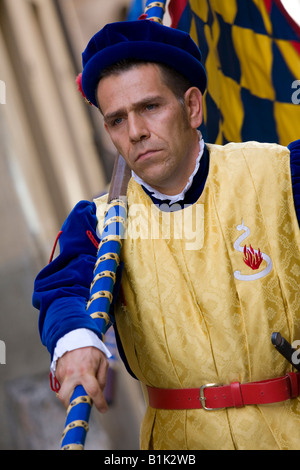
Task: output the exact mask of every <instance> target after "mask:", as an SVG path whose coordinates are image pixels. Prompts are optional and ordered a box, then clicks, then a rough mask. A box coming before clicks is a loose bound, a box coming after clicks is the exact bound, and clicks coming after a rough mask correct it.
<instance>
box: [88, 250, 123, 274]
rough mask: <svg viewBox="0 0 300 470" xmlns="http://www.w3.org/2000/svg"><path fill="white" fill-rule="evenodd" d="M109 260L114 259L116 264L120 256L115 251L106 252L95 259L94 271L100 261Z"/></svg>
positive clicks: (118, 262)
mask: <svg viewBox="0 0 300 470" xmlns="http://www.w3.org/2000/svg"><path fill="white" fill-rule="evenodd" d="M110 260H114V261H115V262H116V263H117V265H119V264H120V258H119V256H118V255H117V253H106V254H104V255H102V256H100V258H98V259H97V261H96V264H95V268H94V271H96V269H97V268H98V266H99V264H100V263H102V262H103V261H110Z"/></svg>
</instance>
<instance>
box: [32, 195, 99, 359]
mask: <svg viewBox="0 0 300 470" xmlns="http://www.w3.org/2000/svg"><path fill="white" fill-rule="evenodd" d="M96 225H97V218H96V206H95V204H94V203H91V202H88V201H81V202H80V203H78V204H77V205H76V206H75V208H74V209H73V211H72V212H71V213H70V215H69V217H68V218H67V220H66V221H65V223H64V225H63V227H62V233H61V235H60V238H59V245H60V254H59V255H58V256H57V258H55V259H54V260H53V261H52V262H50V263H49V264H48V265H47V266H46V267H45V268H44V269H43V270H42V271H41V272H40V273H39V274H38V276H37V277H36V280H35V283H34V292H33V305H34V307H36V308H37V309H39V310H40V317H39V331H40V335H41V339H42V343H43V344H44V345H45V346H46V347H47V349H48V350H49V352H50V354H51V357H52V356H53V352H54V349H55V346H56V343H57V341H58V340H59V339H60V338H61V337H62V336H63V335H65V334H66V333H68V332H70V331H72V330H74V329H77V328H88V329H90V330H92V331H94V332H95V333H96V334H98V336H99V337H100V338H101V335H100V334H99V332H98V331H97V328H96V327H95V322H94V321H93V320H92V319H91V318H90V316H89V315H88V314H87V313H86V302H87V300H88V298H89V288H90V283H91V281H92V278H93V269H94V265H95V261H96V256H97V246H96V245H97V243H99V238H98V237H97V234H96Z"/></svg>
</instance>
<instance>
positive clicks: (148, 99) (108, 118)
mask: <svg viewBox="0 0 300 470" xmlns="http://www.w3.org/2000/svg"><path fill="white" fill-rule="evenodd" d="M163 101H164V97H162V96H161V95H151V96H147V97H146V98H144V99H142V100H140V101H137V102H136V103H133V104H132V105H131V108H132V109H134V110H136V109H140V108H143V107H144V106H147V105H148V104H151V103H153V102H155V103H158V102H159V103H162V102H163ZM126 114H127V111H126V109H125V108H119V109H116V111H112V112H111V113H108V114H105V115H103V117H104V121H105V122H108V121H111V120H112V119H115V118H117V117H120V116H124V115H126Z"/></svg>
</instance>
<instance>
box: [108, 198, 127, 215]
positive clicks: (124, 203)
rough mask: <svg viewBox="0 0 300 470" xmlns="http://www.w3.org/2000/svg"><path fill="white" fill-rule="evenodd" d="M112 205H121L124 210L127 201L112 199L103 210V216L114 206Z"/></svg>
mask: <svg viewBox="0 0 300 470" xmlns="http://www.w3.org/2000/svg"><path fill="white" fill-rule="evenodd" d="M114 206H122V207H123V208H124V209H125V210H127V203H126V202H125V201H123V200H122V199H114V200H113V201H111V202H110V203H109V205H108V207H107V209H106V210H105V212H104V217H105V216H106V214H107V213H108V211H109V209H111V207H114Z"/></svg>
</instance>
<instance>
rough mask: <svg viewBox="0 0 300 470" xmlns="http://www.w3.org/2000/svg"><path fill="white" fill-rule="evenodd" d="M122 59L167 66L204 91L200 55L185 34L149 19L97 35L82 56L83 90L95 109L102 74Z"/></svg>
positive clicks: (113, 26) (113, 25)
mask: <svg viewBox="0 0 300 470" xmlns="http://www.w3.org/2000/svg"><path fill="white" fill-rule="evenodd" d="M122 59H139V60H145V61H147V62H148V61H149V62H158V63H163V64H166V65H169V66H170V67H172V68H173V69H175V70H177V71H178V72H179V73H181V74H182V75H184V76H185V77H186V78H188V79H189V81H190V83H191V84H192V85H193V86H196V87H198V88H199V89H200V91H201V92H202V93H204V91H205V88H206V72H205V69H204V67H203V65H202V64H201V52H200V50H199V48H198V46H197V45H196V44H195V42H194V41H193V40H192V38H191V37H190V36H189V35H188V34H187V33H185V32H183V31H179V30H177V29H173V28H170V27H168V26H163V25H161V24H159V23H156V22H154V21H150V20H138V21H125V22H117V23H111V24H107V25H106V26H105V27H104V28H103V29H102V30H100V31H99V32H98V33H96V34H95V35H94V36H93V37H92V39H91V40H90V41H89V43H88V45H87V47H86V49H85V51H84V52H83V54H82V63H83V72H82V89H83V91H84V94H85V95H86V97H87V99H88V100H89V101H90V102H91V103H92V104H94V105H95V106H98V105H97V101H96V90H97V85H98V82H99V77H100V74H101V72H102V71H103V70H104V69H105V68H107V67H108V66H110V65H113V64H114V63H116V62H118V61H120V60H122Z"/></svg>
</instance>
